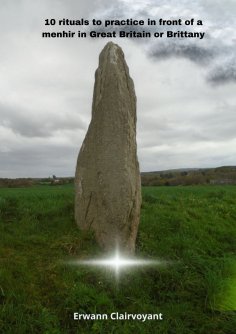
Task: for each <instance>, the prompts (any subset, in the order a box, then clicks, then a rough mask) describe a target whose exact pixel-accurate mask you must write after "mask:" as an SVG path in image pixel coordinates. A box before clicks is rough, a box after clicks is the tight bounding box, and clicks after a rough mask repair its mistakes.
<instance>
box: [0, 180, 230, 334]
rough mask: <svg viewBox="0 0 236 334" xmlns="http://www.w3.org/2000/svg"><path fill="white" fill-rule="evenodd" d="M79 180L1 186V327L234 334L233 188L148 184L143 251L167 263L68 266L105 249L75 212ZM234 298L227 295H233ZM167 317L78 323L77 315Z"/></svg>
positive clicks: (139, 253)
mask: <svg viewBox="0 0 236 334" xmlns="http://www.w3.org/2000/svg"><path fill="white" fill-rule="evenodd" d="M73 201H74V194H73V187H72V186H57V187H50V186H41V187H40V186H38V187H32V188H27V189H0V307H1V313H0V332H1V333H19V334H21V333H52V334H53V333H161V334H162V333H163V334H165V333H168V334H169V333H170V334H171V333H173V334H174V333H175V334H188V333H199V334H207V333H210V334H231V333H232V334H233V333H235V328H236V322H235V310H234V309H235V301H234V298H235V262H236V260H235V250H236V243H235V237H236V224H235V221H236V187H233V186H232V187H231V186H195V187H160V188H158V187H153V188H143V204H142V212H141V223H140V228H139V233H138V238H137V256H140V257H145V258H161V259H163V260H167V261H170V263H171V264H170V265H169V266H166V267H157V268H149V269H144V268H141V269H136V270H132V271H131V270H129V271H126V272H123V273H121V276H120V281H119V285H118V286H117V285H116V284H114V275H113V273H112V272H110V271H108V270H106V271H104V270H101V269H95V268H88V267H86V268H84V267H70V266H68V265H66V264H65V263H64V261H66V260H67V259H71V258H86V257H90V258H91V257H93V256H95V255H96V256H97V255H98V254H100V253H101V251H100V249H99V247H98V246H97V245H96V243H95V241H94V238H93V235H92V234H90V233H82V232H81V231H79V229H78V228H77V227H76V225H75V222H74V218H73ZM226 297H227V298H226ZM74 312H79V313H82V312H83V313H108V314H109V313H112V312H119V313H124V312H128V313H160V312H161V313H162V314H163V318H164V320H162V321H156V322H154V321H146V322H144V323H142V322H139V321H112V320H106V321H105V320H104V321H79V322H77V321H74V320H73V313H74Z"/></svg>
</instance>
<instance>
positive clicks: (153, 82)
mask: <svg viewBox="0 0 236 334" xmlns="http://www.w3.org/2000/svg"><path fill="white" fill-rule="evenodd" d="M235 16H236V1H235V0H214V1H213V0H199V1H193V0H192V1H191V0H188V1H187V0H178V1H173V0H172V1H171V0H170V1H168V2H167V1H164V0H159V1H158V0H147V1H141V0H139V1H131V0H116V1H109V2H108V1H105V0H100V1H95V0H91V1H87V2H86V1H84V2H82V1H77V0H68V1H65V0H64V1H63V0H51V1H47V0H35V1H31V0H21V1H19V0H11V1H7V0H1V1H0V26H1V30H0V42H1V53H0V177H41V176H50V175H52V174H56V175H58V176H73V175H74V171H75V165H76V159H77V155H78V152H79V149H80V146H81V144H82V141H83V138H84V136H85V133H86V130H87V127H88V124H89V121H90V117H91V104H92V93H93V84H94V72H95V70H96V67H97V65H98V55H99V53H100V51H101V49H102V48H103V46H104V45H105V44H106V42H108V41H109V39H91V38H84V39H78V38H76V39H42V37H41V33H42V31H46V30H49V29H46V27H45V26H44V20H45V19H47V18H48V19H51V18H54V19H56V20H58V19H62V18H69V19H81V18H85V19H90V20H91V18H97V19H105V18H117V19H125V18H137V19H147V18H151V19H156V20H158V19H159V18H163V19H176V18H182V19H183V20H184V19H188V18H195V19H201V20H203V23H204V25H203V26H202V27H192V28H191V27H185V26H182V27H175V28H174V29H175V30H178V29H179V30H188V31H205V32H206V37H205V38H204V39H202V40H199V39H194V40H193V39H192V40H190V39H182V40H181V39H167V38H163V39H154V38H151V39H145V40H137V39H136V40H135V39H119V38H117V39H113V41H114V42H116V43H118V44H119V45H120V46H121V47H122V48H123V51H124V53H125V56H126V61H127V63H128V66H129V68H130V74H131V76H132V78H133V79H134V83H135V89H136V95H137V100H138V104H137V116H138V124H137V142H138V155H139V161H140V166H141V170H142V171H152V170H164V169H172V168H185V167H216V166H221V165H236V131H235V125H236V94H235V93H236V57H235V54H236V21H235ZM172 28H173V27H172ZM172 28H171V27H168V29H169V30H170V29H172ZM60 29H64V30H72V31H74V30H78V29H79V30H81V31H84V30H85V29H86V28H85V27H80V28H78V27H76V28H75V27H62V28H60V27H51V28H50V31H59V30H60ZM145 29H146V28H145ZM149 29H150V28H149ZM126 30H127V29H126ZM129 30H134V28H129V29H128V31H129ZM156 30H159V31H165V30H166V28H165V27H152V31H156Z"/></svg>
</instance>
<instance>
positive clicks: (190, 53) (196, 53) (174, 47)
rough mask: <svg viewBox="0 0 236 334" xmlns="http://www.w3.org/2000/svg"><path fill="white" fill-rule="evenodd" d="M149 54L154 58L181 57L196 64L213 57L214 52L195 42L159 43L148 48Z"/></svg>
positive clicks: (205, 61) (206, 61)
mask: <svg viewBox="0 0 236 334" xmlns="http://www.w3.org/2000/svg"><path fill="white" fill-rule="evenodd" d="M149 55H150V56H151V57H153V58H156V59H165V58H169V57H183V58H187V59H189V60H191V61H193V62H195V63H198V64H202V65H203V64H207V63H209V61H210V60H212V59H214V57H215V53H214V52H213V50H209V49H208V48H206V47H202V46H199V45H196V44H178V43H176V42H172V43H166V44H164V43H159V44H158V45H155V46H153V47H152V48H150V50H149Z"/></svg>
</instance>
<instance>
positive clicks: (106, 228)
mask: <svg viewBox="0 0 236 334" xmlns="http://www.w3.org/2000/svg"><path fill="white" fill-rule="evenodd" d="M75 189H76V192H75V194H76V196H75V218H76V222H77V224H78V226H79V227H80V228H81V229H83V230H88V229H92V230H93V231H94V232H95V236H96V240H97V241H98V243H99V245H100V246H101V247H102V248H103V249H104V250H106V251H108V250H113V249H114V248H116V247H117V246H118V247H119V249H120V250H121V251H122V252H125V253H131V254H132V253H134V251H135V240H136V236H137V231H138V225H139V220H140V206H141V182H140V172H139V164H138V159H137V145H136V96H135V91H134V84H133V81H132V79H131V78H130V76H129V69H128V66H127V64H126V62H125V59H124V54H123V51H122V49H121V48H120V47H119V46H118V45H116V44H114V43H112V42H109V43H108V44H107V45H106V46H105V47H104V49H103V50H102V52H101V54H100V56H99V67H98V69H97V70H96V73H95V85H94V94H93V104H92V120H91V123H90V125H89V128H88V131H87V134H86V136H85V139H84V142H83V144H82V147H81V149H80V152H79V156H78V161H77V168H76V176H75Z"/></svg>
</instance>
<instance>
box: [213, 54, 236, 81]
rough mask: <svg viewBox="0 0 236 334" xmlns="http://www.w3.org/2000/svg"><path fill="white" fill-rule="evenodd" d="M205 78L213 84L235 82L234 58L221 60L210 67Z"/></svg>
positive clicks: (235, 64) (235, 61) (235, 65)
mask: <svg viewBox="0 0 236 334" xmlns="http://www.w3.org/2000/svg"><path fill="white" fill-rule="evenodd" d="M207 79H208V81H209V82H211V83H213V84H224V83H227V82H236V60H235V59H234V58H231V59H230V60H226V61H224V60H222V62H221V64H218V65H216V66H215V67H213V68H212V70H211V71H210V72H209V74H208V76H207Z"/></svg>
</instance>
